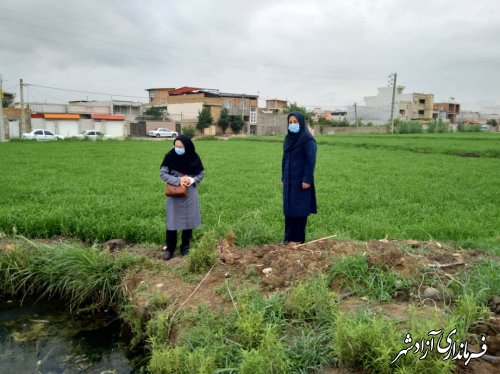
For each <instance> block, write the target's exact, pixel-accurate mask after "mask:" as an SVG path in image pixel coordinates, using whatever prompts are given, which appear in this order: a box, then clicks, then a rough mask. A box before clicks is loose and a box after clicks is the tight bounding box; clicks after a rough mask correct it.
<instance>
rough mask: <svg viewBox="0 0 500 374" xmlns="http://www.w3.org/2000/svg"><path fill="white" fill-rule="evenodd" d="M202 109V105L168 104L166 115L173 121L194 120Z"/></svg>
mask: <svg viewBox="0 0 500 374" xmlns="http://www.w3.org/2000/svg"><path fill="white" fill-rule="evenodd" d="M202 109H203V103H201V102H199V103H183V104H168V107H167V110H168V114H169V115H170V117H171V118H172V120H174V121H180V120H181V114H182V120H183V121H185V120H187V121H189V120H196V119H198V114H199V112H201V110H202Z"/></svg>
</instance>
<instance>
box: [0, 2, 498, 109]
mask: <svg viewBox="0 0 500 374" xmlns="http://www.w3.org/2000/svg"><path fill="white" fill-rule="evenodd" d="M499 20H500V1H498V0H474V1H470V0H419V1H402V0H399V1H398V0H330V1H328V0H317V1H308V0H299V1H295V0H292V1H280V0H274V1H268V0H256V1H248V0H246V1H240V0H212V1H208V0H182V1H174V0H144V1H131V0H108V1H106V0H100V1H97V0H85V1H81V0H80V1H73V0H66V1H61V0H2V1H1V2H0V74H2V76H3V80H4V82H3V86H4V89H6V90H7V91H9V90H10V91H12V92H18V90H19V86H18V85H17V86H16V84H18V82H19V78H23V79H24V82H25V83H28V84H33V85H37V86H30V87H29V88H28V89H27V95H29V100H30V101H46V102H65V101H67V100H77V99H87V98H88V99H109V97H110V96H109V95H107V96H106V95H96V94H91V93H85V92H82V93H78V92H70V91H62V90H54V89H49V88H44V87H38V86H46V87H56V88H67V89H73V90H80V91H88V92H96V93H106V94H113V98H115V99H131V100H138V101H146V100H147V99H146V96H147V93H146V91H144V90H145V89H146V88H152V87H181V86H196V87H203V88H216V89H220V90H221V91H224V92H234V93H247V94H258V95H259V96H260V97H261V98H263V99H266V98H279V99H287V100H290V101H296V102H298V103H299V104H301V105H306V106H310V107H315V106H320V107H324V108H341V107H343V106H346V105H352V104H353V103H354V102H357V103H358V104H362V103H363V97H364V96H369V95H375V94H376V91H377V90H376V88H377V87H380V86H387V83H388V79H387V76H388V75H389V74H390V73H392V72H397V73H398V84H401V85H404V86H406V90H405V92H407V93H408V92H425V93H434V95H435V101H442V100H443V101H448V99H449V98H450V97H454V98H455V100H456V101H457V102H460V103H461V104H462V108H464V109H473V110H479V109H481V108H482V107H484V106H494V105H496V106H499V105H500V71H499V70H500V37H499V35H500V21H499ZM117 95H126V96H130V97H129V98H127V97H125V96H117Z"/></svg>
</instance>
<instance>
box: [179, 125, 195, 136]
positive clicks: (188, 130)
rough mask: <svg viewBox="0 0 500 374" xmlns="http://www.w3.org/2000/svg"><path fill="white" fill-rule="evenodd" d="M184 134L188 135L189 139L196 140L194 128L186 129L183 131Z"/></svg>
mask: <svg viewBox="0 0 500 374" xmlns="http://www.w3.org/2000/svg"><path fill="white" fill-rule="evenodd" d="M182 133H183V134H184V135H186V136H187V137H188V138H194V136H195V135H196V130H195V128H194V127H192V126H189V127H184V128H183V129H182Z"/></svg>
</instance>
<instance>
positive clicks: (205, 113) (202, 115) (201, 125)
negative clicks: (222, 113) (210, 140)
mask: <svg viewBox="0 0 500 374" xmlns="http://www.w3.org/2000/svg"><path fill="white" fill-rule="evenodd" d="M213 121H214V119H213V118H212V116H211V115H210V111H209V110H208V107H206V106H203V109H202V110H201V112H198V123H197V124H196V128H197V129H198V130H200V132H202V133H203V130H205V129H206V128H207V127H209V126H210V125H211V124H212V122H213Z"/></svg>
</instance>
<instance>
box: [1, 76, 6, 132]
mask: <svg viewBox="0 0 500 374" xmlns="http://www.w3.org/2000/svg"><path fill="white" fill-rule="evenodd" d="M4 141H5V122H4V119H3V88H2V74H0V142H4Z"/></svg>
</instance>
